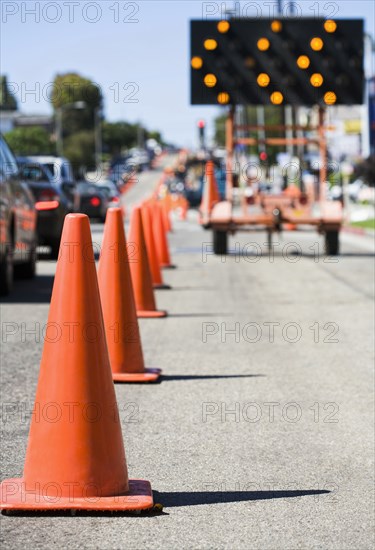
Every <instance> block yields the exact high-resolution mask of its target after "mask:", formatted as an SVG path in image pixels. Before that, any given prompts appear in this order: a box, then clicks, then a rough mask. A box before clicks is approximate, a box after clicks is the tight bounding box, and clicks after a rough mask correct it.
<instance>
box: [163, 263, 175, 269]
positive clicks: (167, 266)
mask: <svg viewBox="0 0 375 550" xmlns="http://www.w3.org/2000/svg"><path fill="white" fill-rule="evenodd" d="M160 267H161V268H162V269H177V266H176V265H174V264H161V266H160Z"/></svg>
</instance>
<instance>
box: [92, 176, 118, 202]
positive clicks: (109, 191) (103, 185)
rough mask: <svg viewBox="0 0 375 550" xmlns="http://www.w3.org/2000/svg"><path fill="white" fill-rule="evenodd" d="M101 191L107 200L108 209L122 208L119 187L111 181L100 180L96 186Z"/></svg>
mask: <svg viewBox="0 0 375 550" xmlns="http://www.w3.org/2000/svg"><path fill="white" fill-rule="evenodd" d="M96 186H97V188H98V189H99V191H100V192H101V193H102V194H103V195H104V196H105V197H106V198H107V201H108V204H107V208H115V207H119V206H120V192H119V190H118V189H117V186H116V185H115V184H114V183H113V182H112V181H110V180H100V181H98V183H97V184H96Z"/></svg>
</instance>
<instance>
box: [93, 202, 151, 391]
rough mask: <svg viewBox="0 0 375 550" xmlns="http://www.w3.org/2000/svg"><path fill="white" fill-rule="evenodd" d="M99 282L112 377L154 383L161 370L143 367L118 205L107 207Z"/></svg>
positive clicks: (120, 379)
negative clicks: (116, 206)
mask: <svg viewBox="0 0 375 550" xmlns="http://www.w3.org/2000/svg"><path fill="white" fill-rule="evenodd" d="M98 281H99V290H100V297H101V301H102V309H103V319H104V326H105V331H106V337H107V346H108V353H109V361H110V364H111V369H112V378H113V380H114V381H115V382H154V381H155V380H157V379H158V378H159V376H160V372H161V371H160V369H145V365H144V361H143V353H142V344H141V337H140V333H139V326H138V319H137V311H136V308H135V301H134V292H133V285H132V281H131V275H130V267H129V258H128V252H127V247H126V239H125V231H124V224H123V218H122V212H121V209H120V208H109V209H108V210H107V217H106V221H105V227H104V237H103V244H102V251H101V256H100V260H99V269H98Z"/></svg>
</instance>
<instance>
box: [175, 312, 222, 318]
mask: <svg viewBox="0 0 375 550" xmlns="http://www.w3.org/2000/svg"><path fill="white" fill-rule="evenodd" d="M168 317H175V318H183V317H198V318H199V317H219V318H220V317H233V313H168Z"/></svg>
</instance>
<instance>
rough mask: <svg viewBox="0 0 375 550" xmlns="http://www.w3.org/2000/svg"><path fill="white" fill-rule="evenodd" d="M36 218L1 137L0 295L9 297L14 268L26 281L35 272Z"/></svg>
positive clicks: (28, 191) (25, 186)
mask: <svg viewBox="0 0 375 550" xmlns="http://www.w3.org/2000/svg"><path fill="white" fill-rule="evenodd" d="M36 223H37V215H36V210H35V208H34V198H33V196H32V193H31V191H30V189H29V188H28V186H27V184H26V183H25V182H23V181H22V179H21V178H20V174H19V170H18V166H17V163H16V159H15V157H14V155H13V153H12V152H11V150H10V149H9V147H8V145H7V143H6V142H5V140H4V138H3V137H2V136H1V135H0V292H1V294H2V295H7V294H9V292H10V290H11V288H12V284H13V274H14V268H17V270H18V271H19V274H20V275H21V276H22V277H25V278H32V277H34V275H35V270H36V247H37V235H36Z"/></svg>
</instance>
